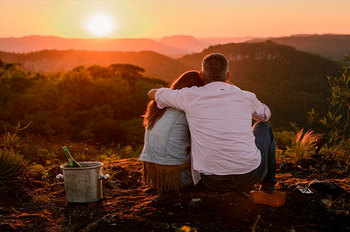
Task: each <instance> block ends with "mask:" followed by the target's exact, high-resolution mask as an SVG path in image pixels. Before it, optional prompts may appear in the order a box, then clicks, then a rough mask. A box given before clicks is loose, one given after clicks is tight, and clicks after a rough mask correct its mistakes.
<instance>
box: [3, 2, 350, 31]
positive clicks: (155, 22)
mask: <svg viewBox="0 0 350 232" xmlns="http://www.w3.org/2000/svg"><path fill="white" fill-rule="evenodd" d="M349 12H350V1H349V0H303V1H302V0H275V1H273V0H215V1H214V0H109V1H104V0H100V1H93V0H40V1H38V0H36V1H34V0H0V19H1V20H0V37H21V36H25V35H56V36H61V37H74V38H77V37H81V38H92V37H106V38H125V37H128V38H131V37H146V38H160V37H163V36H170V35H192V36H195V37H240V36H257V37H263V36H287V35H291V34H304V33H307V34H313V33H318V34H323V33H338V34H350V23H349V22H350V13H349Z"/></svg>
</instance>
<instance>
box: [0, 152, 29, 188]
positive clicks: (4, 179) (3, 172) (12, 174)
mask: <svg viewBox="0 0 350 232" xmlns="http://www.w3.org/2000/svg"><path fill="white" fill-rule="evenodd" d="M26 166H27V165H26V162H25V161H24V160H23V156H21V155H19V154H18V153H16V152H14V151H10V150H7V149H1V150H0V185H1V186H3V187H5V188H7V189H14V188H16V187H18V186H19V183H20V182H19V178H21V177H22V176H23V173H24V171H25V169H26Z"/></svg>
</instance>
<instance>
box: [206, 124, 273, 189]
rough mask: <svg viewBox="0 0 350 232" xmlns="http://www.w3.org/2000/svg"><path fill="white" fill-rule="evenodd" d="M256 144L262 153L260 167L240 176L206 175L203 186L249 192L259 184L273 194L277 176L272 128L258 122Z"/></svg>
mask: <svg viewBox="0 0 350 232" xmlns="http://www.w3.org/2000/svg"><path fill="white" fill-rule="evenodd" d="M253 133H254V136H255V144H256V146H257V148H258V149H259V150H260V153H261V163H260V165H259V167H257V168H256V169H254V170H253V171H251V172H248V173H245V174H240V175H220V176H219V175H204V174H201V178H202V182H203V184H204V185H205V186H206V187H208V188H210V189H212V190H215V191H249V190H250V189H251V188H252V186H253V185H254V184H256V183H258V182H260V184H261V185H262V188H261V189H262V190H263V191H267V192H271V191H274V189H275V184H276V182H277V179H276V177H275V175H276V158H275V151H276V145H275V140H274V138H273V133H272V128H271V126H270V125H269V124H268V123H266V122H257V123H255V124H254V126H253Z"/></svg>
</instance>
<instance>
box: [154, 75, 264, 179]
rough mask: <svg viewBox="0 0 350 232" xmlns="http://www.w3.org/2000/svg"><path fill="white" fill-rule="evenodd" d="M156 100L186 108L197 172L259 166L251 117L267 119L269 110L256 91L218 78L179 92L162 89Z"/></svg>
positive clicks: (239, 170)
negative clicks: (247, 89) (243, 88)
mask: <svg viewBox="0 0 350 232" xmlns="http://www.w3.org/2000/svg"><path fill="white" fill-rule="evenodd" d="M155 99H156V102H157V103H158V106H159V107H164V106H170V107H174V108H178V109H181V110H184V111H185V113H186V117H187V120H188V123H189V127H190V131H191V145H192V147H191V149H192V164H193V168H194V170H195V171H197V172H200V173H204V174H211V175H230V174H243V173H247V172H249V171H252V170H253V169H255V168H257V167H258V166H259V164H260V161H261V156H260V151H259V150H258V149H257V147H256V145H255V143H254V135H253V133H252V130H251V123H252V116H255V117H256V118H257V119H258V120H261V121H265V120H266V121H267V119H268V118H267V117H266V115H268V117H269V115H270V112H269V109H268V108H267V107H266V106H265V105H264V104H262V103H260V102H259V101H258V100H257V99H256V97H255V95H254V94H252V93H250V92H246V91H242V90H240V89H239V88H238V87H236V86H233V85H230V84H227V83H225V82H220V81H218V82H211V83H209V84H207V85H205V86H204V87H200V88H197V87H194V88H189V89H188V88H187V89H182V90H178V91H173V90H169V89H159V90H158V91H157V93H156V98H155ZM267 111H268V112H267ZM259 117H261V118H259ZM194 177H195V175H194ZM194 181H195V182H196V181H198V178H196V177H195V180H194Z"/></svg>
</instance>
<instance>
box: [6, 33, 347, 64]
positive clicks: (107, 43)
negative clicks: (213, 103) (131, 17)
mask: <svg viewBox="0 0 350 232" xmlns="http://www.w3.org/2000/svg"><path fill="white" fill-rule="evenodd" d="M266 40H271V41H274V42H276V43H278V44H283V45H288V46H292V47H295V48H296V49H298V50H301V51H306V52H310V53H315V54H319V55H322V56H324V57H329V58H332V59H336V60H341V59H343V58H344V55H345V54H346V53H348V54H349V53H350V35H336V34H325V35H293V36H289V37H276V38H252V37H227V38H225V37H216V38H215V37H213V38H195V37H193V36H186V35H175V36H167V37H164V38H161V39H159V40H156V39H149V38H119V39H81V38H62V37H57V36H38V35H34V36H25V37H21V38H0V51H4V52H16V53H28V52H36V51H40V50H72V49H74V50H87V51H118V52H139V51H154V52H157V53H160V54H164V55H166V56H170V57H173V58H178V57H181V56H184V55H188V54H193V53H197V52H201V51H202V50H203V49H205V48H207V47H209V46H215V45H218V44H227V43H242V42H249V43H252V42H262V41H266Z"/></svg>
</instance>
